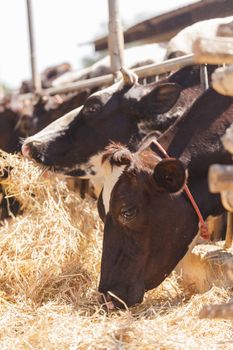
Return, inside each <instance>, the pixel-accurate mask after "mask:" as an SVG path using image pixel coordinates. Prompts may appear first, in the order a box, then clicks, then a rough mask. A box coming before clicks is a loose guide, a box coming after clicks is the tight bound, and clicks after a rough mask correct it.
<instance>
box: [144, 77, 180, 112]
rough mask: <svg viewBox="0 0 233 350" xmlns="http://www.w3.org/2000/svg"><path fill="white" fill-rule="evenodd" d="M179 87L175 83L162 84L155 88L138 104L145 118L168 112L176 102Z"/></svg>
mask: <svg viewBox="0 0 233 350" xmlns="http://www.w3.org/2000/svg"><path fill="white" fill-rule="evenodd" d="M180 92H181V87H180V85H178V84H175V83H164V84H161V85H158V86H156V87H155V88H154V89H153V90H151V91H150V92H149V93H148V94H146V95H145V96H143V97H142V98H141V101H140V102H139V103H140V105H141V107H142V108H143V109H144V114H145V116H147V114H148V115H154V114H163V113H166V112H168V111H169V110H170V109H171V108H172V107H173V106H174V105H175V104H176V102H177V100H178V98H179V96H180Z"/></svg>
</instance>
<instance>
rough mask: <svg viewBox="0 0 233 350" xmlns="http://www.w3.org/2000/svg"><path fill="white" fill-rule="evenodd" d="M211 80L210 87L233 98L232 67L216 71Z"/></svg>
mask: <svg viewBox="0 0 233 350" xmlns="http://www.w3.org/2000/svg"><path fill="white" fill-rule="evenodd" d="M211 79H212V86H213V88H214V89H215V90H216V91H217V92H218V93H220V94H222V95H226V96H233V65H231V66H228V67H224V68H218V69H216V70H215V72H214V73H213V74H212V76H211Z"/></svg>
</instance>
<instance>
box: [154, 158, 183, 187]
mask: <svg viewBox="0 0 233 350" xmlns="http://www.w3.org/2000/svg"><path fill="white" fill-rule="evenodd" d="M153 177H154V180H155V182H156V184H157V185H158V186H159V187H160V188H162V189H164V190H167V191H168V192H170V193H175V192H178V191H180V190H182V188H183V186H184V184H185V181H186V171H185V168H184V165H183V163H182V162H181V161H180V160H178V159H175V158H169V159H164V160H161V162H159V163H158V164H157V165H156V167H155V168H154V173H153Z"/></svg>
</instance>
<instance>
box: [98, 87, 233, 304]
mask: <svg viewBox="0 0 233 350" xmlns="http://www.w3.org/2000/svg"><path fill="white" fill-rule="evenodd" d="M232 122H233V98H232V97H228V96H223V95H220V94H218V93H217V92H216V91H215V90H213V89H212V88H209V89H208V90H206V91H205V92H204V93H203V94H202V95H201V96H199V97H198V98H197V99H196V100H195V102H194V103H193V104H192V106H191V107H190V108H189V109H188V110H187V111H186V112H185V113H184V114H183V116H182V117H180V118H179V119H178V120H177V121H176V122H175V124H173V125H172V126H171V127H170V128H169V129H168V130H167V131H166V132H164V133H163V134H162V135H161V136H160V137H159V138H158V140H157V141H158V142H159V144H160V145H161V146H162V147H163V148H164V149H165V150H166V152H167V153H168V155H169V156H170V157H171V158H170V159H164V157H163V153H161V150H160V149H159V148H158V146H157V143H155V141H154V139H153V137H152V138H150V137H149V136H148V137H147V138H146V140H145V141H144V142H143V143H142V145H141V147H140V148H139V150H138V151H137V152H135V153H132V152H131V151H130V150H129V149H128V148H126V147H124V146H122V145H117V144H112V145H110V146H109V148H108V149H107V150H106V152H105V153H104V154H103V156H102V168H103V170H104V173H105V180H104V187H103V190H102V192H101V195H100V197H99V201H98V209H99V214H100V216H101V218H102V220H103V221H104V238H103V251H102V261H101V276H100V283H99V291H100V292H101V293H103V294H104V295H105V300H107V301H108V305H109V307H111V308H113V307H123V305H125V304H126V305H128V306H132V305H134V304H136V303H140V302H142V300H143V296H144V293H145V291H147V290H150V289H153V288H155V287H157V286H158V285H159V284H160V283H161V282H162V281H163V280H164V279H165V278H166V277H167V276H168V275H169V274H170V273H171V271H172V270H173V269H174V268H175V266H176V265H177V263H178V262H179V261H180V260H181V259H182V258H183V257H184V255H185V254H186V252H187V250H188V247H189V244H190V243H191V242H192V240H193V239H194V237H195V236H196V234H197V232H198V226H199V225H198V216H197V213H196V212H195V210H194V208H193V206H192V205H191V203H190V201H189V199H188V198H187V196H186V194H184V192H183V191H182V189H183V186H184V184H185V183H186V182H187V183H188V186H189V189H190V191H191V193H192V194H193V197H194V198H195V200H196V203H197V205H198V207H199V209H200V211H201V213H202V216H203V218H204V219H206V218H207V217H208V216H209V215H213V216H215V215H219V214H221V213H223V212H224V208H223V206H222V203H221V199H220V196H219V195H218V194H212V193H210V191H209V188H208V169H209V166H210V165H211V164H213V163H221V164H231V163H232V155H231V154H230V153H228V152H227V151H226V150H225V149H224V147H223V146H222V143H221V140H220V139H221V136H222V135H224V133H225V131H226V129H227V128H228V127H229V126H230V125H231V123H232ZM187 173H188V180H187ZM108 292H109V293H108ZM114 295H116V299H115V298H114V297H113V296H114ZM120 300H122V302H121V301H120Z"/></svg>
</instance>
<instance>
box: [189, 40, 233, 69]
mask: <svg viewBox="0 0 233 350" xmlns="http://www.w3.org/2000/svg"><path fill="white" fill-rule="evenodd" d="M193 53H194V54H195V56H196V59H197V61H198V62H200V63H208V64H219V63H220V62H221V63H222V64H224V63H225V64H232V63H233V38H225V37H216V38H212V39H209V38H200V39H197V40H196V41H195V42H194V44H193Z"/></svg>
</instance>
